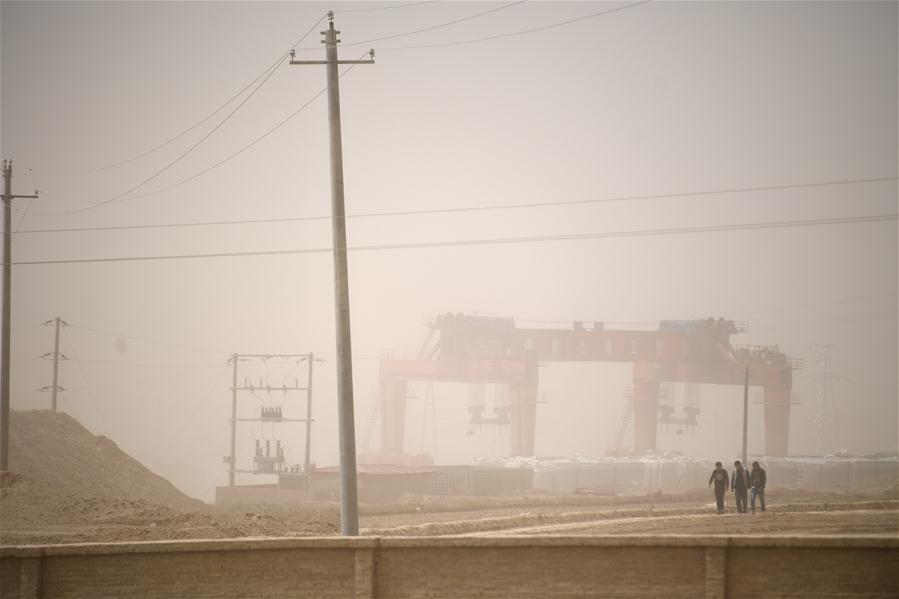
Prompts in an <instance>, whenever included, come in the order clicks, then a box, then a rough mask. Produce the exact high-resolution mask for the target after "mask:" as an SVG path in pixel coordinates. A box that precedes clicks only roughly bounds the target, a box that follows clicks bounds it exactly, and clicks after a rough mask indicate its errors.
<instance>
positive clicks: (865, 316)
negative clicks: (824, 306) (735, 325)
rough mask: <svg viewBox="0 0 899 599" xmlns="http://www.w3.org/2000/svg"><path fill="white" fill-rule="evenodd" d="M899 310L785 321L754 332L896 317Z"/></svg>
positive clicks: (788, 329)
mask: <svg viewBox="0 0 899 599" xmlns="http://www.w3.org/2000/svg"><path fill="white" fill-rule="evenodd" d="M897 315H899V312H897V311H896V310H892V311H887V312H877V313H872V314H855V315H852V314H848V315H845V316H841V317H833V318H829V319H818V320H805V321H796V322H785V323H781V324H780V325H778V326H761V327H759V328H758V329H755V328H754V329H752V332H753V333H773V332H776V331H790V330H793V329H802V328H806V327H825V326H837V325H844V324H855V323H860V322H870V321H875V320H882V319H884V318H896V317H897Z"/></svg>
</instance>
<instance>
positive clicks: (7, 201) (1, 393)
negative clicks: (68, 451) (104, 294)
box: [0, 160, 12, 470]
mask: <svg viewBox="0 0 899 599" xmlns="http://www.w3.org/2000/svg"><path fill="white" fill-rule="evenodd" d="M11 222H12V161H6V160H4V161H3V325H2V327H3V331H2V333H0V335H2V336H3V340H2V342H0V354H2V358H0V359H2V363H0V419H2V420H3V423H2V425H0V470H9V315H10V297H11V294H10V286H11V285H12V272H11V267H12V265H11V261H12V224H11Z"/></svg>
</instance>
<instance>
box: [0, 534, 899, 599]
mask: <svg viewBox="0 0 899 599" xmlns="http://www.w3.org/2000/svg"><path fill="white" fill-rule="evenodd" d="M897 572H899V539H897V538H873V537H867V538H849V537H817V538H812V537H731V538H728V537H678V536H668V537H640V536H634V537H542V536H541V537H533V538H527V537H436V538H434V537H431V538H426V537H415V538H412V537H410V538H396V537H394V538H374V537H362V538H338V537H330V538H315V539H312V538H307V539H255V540H225V541H176V542H152V543H110V544H83V545H56V546H44V547H3V548H0V575H2V582H0V597H2V598H3V599H6V598H13V597H15V598H16V599H19V598H37V597H46V598H54V599H56V598H59V599H63V598H69V597H84V598H91V599H95V598H96V599H102V598H105V597H147V598H155V597H159V598H162V597H166V598H169V597H178V598H188V597H199V598H203V597H217V598H229V597H245V598H249V597H252V598H269V597H270V598H276V597H277V598H279V599H281V598H284V599H287V598H291V597H308V598H315V597H322V598H331V597H335V598H337V597H340V598H360V599H362V598H364V599H373V598H375V597H377V598H380V599H404V598H410V599H411V598H419V599H422V598H440V599H454V598H459V599H461V598H468V597H479V598H483V599H488V598H497V599H498V598H508V599H512V598H514V599H529V598H534V599H536V598H540V599H544V598H552V597H565V598H567V599H574V598H588V597H589V598H599V597H602V598H604V599H605V598H608V599H613V598H621V599H624V598H629V599H643V598H650V597H657V598H665V599H677V598H681V597H682V598H690V599H695V598H705V599H743V598H752V599H765V598H767V597H804V598H809V599H810V598H813V597H814V598H815V599H828V598H849V597H852V598H859V597H861V598H871V599H873V598H890V599H896V598H899V575H897Z"/></svg>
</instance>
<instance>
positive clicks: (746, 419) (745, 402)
mask: <svg viewBox="0 0 899 599" xmlns="http://www.w3.org/2000/svg"><path fill="white" fill-rule="evenodd" d="M748 431H749V365H748V364H747V365H746V377H745V378H744V380H743V467H744V468H745V467H746V460H747V456H746V438H747V434H748Z"/></svg>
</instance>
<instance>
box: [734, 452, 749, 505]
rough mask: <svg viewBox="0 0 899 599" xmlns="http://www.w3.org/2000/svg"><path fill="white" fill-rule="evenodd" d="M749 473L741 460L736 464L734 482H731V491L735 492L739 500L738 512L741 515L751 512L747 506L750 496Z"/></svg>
mask: <svg viewBox="0 0 899 599" xmlns="http://www.w3.org/2000/svg"><path fill="white" fill-rule="evenodd" d="M749 484H750V483H749V472H747V470H746V468H744V467H743V464H742V463H741V462H740V460H737V461H736V462H734V475H733V480H731V481H730V488H731V491H733V492H734V495H735V496H736V500H737V511H738V512H740V513H741V514H745V513H747V512H748V511H749V510H747V509H746V508H747V507H748V506H747V505H746V504H747V503H748V502H747V501H746V500H747V499H748V497H747V496H748V494H749Z"/></svg>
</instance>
